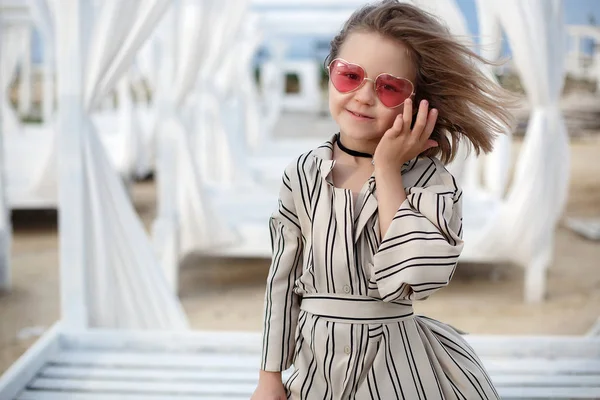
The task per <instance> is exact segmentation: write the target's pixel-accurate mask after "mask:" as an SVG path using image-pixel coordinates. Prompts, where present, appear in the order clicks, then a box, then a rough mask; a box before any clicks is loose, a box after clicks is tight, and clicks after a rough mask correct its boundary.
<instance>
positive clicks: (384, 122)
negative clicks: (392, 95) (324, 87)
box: [329, 32, 416, 141]
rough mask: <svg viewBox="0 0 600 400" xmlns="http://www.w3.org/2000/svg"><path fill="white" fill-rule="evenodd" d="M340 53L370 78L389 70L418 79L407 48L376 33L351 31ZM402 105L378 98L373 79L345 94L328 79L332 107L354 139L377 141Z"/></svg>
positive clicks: (399, 111) (341, 123)
mask: <svg viewBox="0 0 600 400" xmlns="http://www.w3.org/2000/svg"><path fill="white" fill-rule="evenodd" d="M337 57H339V58H343V59H344V60H346V61H348V62H350V63H353V64H358V65H360V66H361V67H363V68H364V70H365V72H366V77H367V78H371V79H375V78H376V77H377V75H379V74H382V73H388V74H391V75H394V76H397V77H402V78H406V79H408V80H410V81H411V82H412V83H413V84H414V82H415V78H416V71H415V67H414V65H413V62H412V60H411V59H410V58H409V52H408V48H407V47H406V46H405V45H404V44H402V43H400V42H398V41H395V40H392V39H389V38H386V37H383V36H381V35H379V34H377V33H370V32H355V33H351V34H350V35H348V37H347V38H346V40H345V41H344V43H343V44H342V46H341V47H340V51H339V54H338V55H337ZM403 109H404V106H400V107H397V108H393V109H390V108H387V107H385V106H384V105H383V104H382V103H381V101H380V100H379V99H378V98H377V93H376V92H375V87H374V85H373V82H372V81H365V82H364V84H363V86H362V87H360V88H359V89H358V90H356V91H354V92H351V93H345V94H344V93H340V92H338V91H337V90H336V89H335V88H334V87H333V85H332V84H331V81H330V82H329V111H330V112H331V115H332V117H333V119H334V120H335V121H336V122H337V124H338V125H339V127H340V131H341V132H342V134H343V135H344V136H347V137H350V138H352V139H353V140H358V141H361V140H367V141H372V140H377V141H378V140H379V139H380V138H381V137H382V136H383V134H384V133H385V132H386V131H387V130H388V129H389V128H391V126H392V125H393V123H394V120H395V119H396V116H397V115H399V114H401V113H402V111H403Z"/></svg>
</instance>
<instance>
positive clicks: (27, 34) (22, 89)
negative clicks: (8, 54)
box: [18, 26, 33, 115]
mask: <svg viewBox="0 0 600 400" xmlns="http://www.w3.org/2000/svg"><path fill="white" fill-rule="evenodd" d="M32 36H33V31H32V28H31V26H28V27H27V29H25V30H24V31H23V35H22V36H21V46H20V47H21V63H20V68H19V101H18V107H19V108H18V110H19V115H27V114H28V113H29V111H30V110H31V100H32V99H31V89H32V88H31V74H32V70H31V44H32Z"/></svg>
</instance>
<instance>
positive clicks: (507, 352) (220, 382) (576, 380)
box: [0, 325, 600, 400]
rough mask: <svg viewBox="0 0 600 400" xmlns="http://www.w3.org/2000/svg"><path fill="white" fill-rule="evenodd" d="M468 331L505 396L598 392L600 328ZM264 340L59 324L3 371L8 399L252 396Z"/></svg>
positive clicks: (217, 399)
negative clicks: (537, 332)
mask: <svg viewBox="0 0 600 400" xmlns="http://www.w3.org/2000/svg"><path fill="white" fill-rule="evenodd" d="M465 337H466V338H467V340H468V341H469V343H471V345H472V346H473V347H474V349H475V351H476V352H477V353H478V354H479V355H480V357H481V358H482V361H483V363H484V365H485V366H486V368H487V370H488V371H489V373H490V375H491V377H492V381H493V382H494V384H495V385H496V387H497V389H498V392H499V393H500V395H501V397H502V398H503V399H598V398H600V336H528V337H526V336H520V337H514V336H513V337H510V336H473V335H467V336H465ZM260 344H261V336H260V334H259V333H256V332H239V333H235V332H176V333H158V332H147V331H144V332H142V331H136V332H134V331H107V330H90V331H86V332H83V333H67V332H64V331H62V329H61V326H60V325H57V326H55V327H54V328H53V329H52V330H50V331H49V332H48V333H47V334H45V335H44V336H43V337H42V338H40V340H39V341H38V342H37V343H36V344H35V345H34V346H33V347H32V348H31V349H30V350H28V351H27V353H26V354H25V355H24V356H23V357H21V359H19V361H18V362H17V363H15V364H14V365H13V366H12V367H11V369H9V370H8V371H7V372H6V373H5V374H4V376H2V377H1V378H0V399H2V400H12V399H18V400H63V399H69V400H116V399H122V400H141V399H144V400H145V399H156V400H158V399H160V400H167V399H177V400H179V399H181V400H187V399H190V400H191V399H207V400H208V399H210V400H224V399H230V400H238V399H240V400H241V399H248V398H249V397H250V395H251V394H252V392H253V390H254V388H255V385H256V382H257V378H258V366H259V364H260ZM285 375H286V374H284V376H285Z"/></svg>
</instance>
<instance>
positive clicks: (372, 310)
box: [261, 136, 498, 400]
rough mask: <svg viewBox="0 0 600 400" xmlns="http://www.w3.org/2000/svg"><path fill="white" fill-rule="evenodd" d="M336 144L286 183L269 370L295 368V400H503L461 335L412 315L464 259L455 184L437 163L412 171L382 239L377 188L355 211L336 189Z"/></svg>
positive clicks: (266, 357)
mask: <svg viewBox="0 0 600 400" xmlns="http://www.w3.org/2000/svg"><path fill="white" fill-rule="evenodd" d="M334 141H335V136H334V137H332V138H331V139H330V140H329V141H327V142H326V143H324V144H323V145H322V146H320V147H319V148H317V149H315V150H313V151H311V152H308V153H306V154H303V155H302V156H300V157H299V158H298V159H296V160H295V161H294V162H293V163H292V164H290V165H289V166H288V168H286V170H285V173H284V176H283V184H282V187H281V192H280V200H279V209H278V210H277V211H276V212H275V213H274V214H273V216H272V218H271V220H270V228H271V237H272V246H273V259H272V263H271V267H270V272H269V276H268V279H267V290H266V294H265V315H264V332H263V349H262V365H261V368H262V369H263V370H266V371H283V370H286V369H288V368H289V367H290V366H292V365H293V367H294V372H293V373H292V374H291V376H290V378H289V379H288V380H287V381H286V382H285V386H286V389H287V391H288V398H291V399H331V400H338V399H377V400H380V399H383V400H388V399H409V400H419V399H422V400H424V399H427V400H432V399H469V400H471V399H497V398H498V394H497V393H496V391H495V389H494V387H493V385H492V383H491V381H490V378H489V376H488V374H487V373H486V371H485V369H484V367H483V366H482V364H481V362H480V360H479V358H478V357H477V355H476V354H475V353H474V352H473V350H472V349H471V347H470V346H469V345H468V344H467V343H466V342H465V340H464V339H463V338H462V337H461V336H460V333H459V332H457V331H456V330H455V329H453V328H452V327H450V326H448V325H445V324H443V323H441V322H438V321H436V320H433V319H430V318H426V317H423V316H418V315H414V313H413V309H412V301H413V300H419V299H425V298H427V297H428V296H429V295H431V294H432V293H433V292H434V291H436V290H437V289H439V288H441V287H443V286H446V285H447V284H448V282H449V281H450V279H451V278H452V275H453V273H454V270H455V267H456V263H457V259H458V256H459V254H460V252H461V250H462V247H463V241H462V239H461V237H462V217H461V215H462V211H461V196H462V192H461V190H460V188H459V187H458V186H457V184H456V182H455V180H454V178H453V177H452V175H451V174H450V173H449V172H448V171H447V170H446V169H445V168H444V166H443V164H442V163H441V162H440V161H439V160H438V159H435V158H429V157H420V158H417V159H415V160H412V161H410V162H408V163H406V164H404V166H403V167H402V174H403V183H404V185H405V188H406V193H407V200H406V201H405V202H404V203H403V204H402V205H401V207H400V208H399V210H398V211H397V213H396V215H395V217H394V220H393V222H392V224H391V225H390V227H389V229H388V231H387V232H386V235H385V237H384V238H383V239H382V238H381V237H380V233H379V222H378V214H377V188H376V182H375V178H374V176H372V177H371V178H370V179H369V180H368V181H367V182H366V183H365V185H364V186H363V188H362V190H361V192H360V193H359V194H358V197H357V198H356V202H357V203H358V204H353V202H354V201H355V200H354V198H353V195H352V192H351V191H350V190H346V189H341V188H336V187H334V186H333V184H332V182H331V178H330V172H331V170H332V168H333V165H334V161H333V160H332V154H333V144H334ZM355 210H357V211H356V212H355Z"/></svg>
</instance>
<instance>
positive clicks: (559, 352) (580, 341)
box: [464, 335, 600, 359]
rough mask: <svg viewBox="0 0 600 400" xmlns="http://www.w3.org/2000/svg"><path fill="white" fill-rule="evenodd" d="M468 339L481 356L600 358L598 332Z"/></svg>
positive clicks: (472, 337) (475, 337)
mask: <svg viewBox="0 0 600 400" xmlns="http://www.w3.org/2000/svg"><path fill="white" fill-rule="evenodd" d="M464 338H465V340H466V341H467V342H468V343H469V344H470V345H471V346H472V347H473V349H474V350H475V352H476V353H477V355H479V356H480V357H519V358H520V357H548V358H561V357H580V358H596V359H600V337H598V336H595V337H594V336H499V335H490V336H487V335H486V336H477V335H465V336H464Z"/></svg>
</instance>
